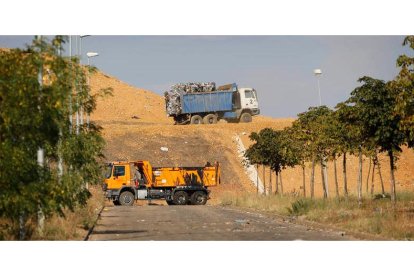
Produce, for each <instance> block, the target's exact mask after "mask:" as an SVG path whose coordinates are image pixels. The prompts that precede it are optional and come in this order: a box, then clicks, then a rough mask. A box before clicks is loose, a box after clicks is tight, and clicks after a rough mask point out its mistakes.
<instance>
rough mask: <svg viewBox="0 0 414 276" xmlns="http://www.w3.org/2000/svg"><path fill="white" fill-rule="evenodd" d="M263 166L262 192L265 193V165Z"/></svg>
mask: <svg viewBox="0 0 414 276" xmlns="http://www.w3.org/2000/svg"><path fill="white" fill-rule="evenodd" d="M262 166H263V194H264V195H266V167H265V165H262Z"/></svg>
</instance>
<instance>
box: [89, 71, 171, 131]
mask: <svg viewBox="0 0 414 276" xmlns="http://www.w3.org/2000/svg"><path fill="white" fill-rule="evenodd" d="M90 84H91V88H92V91H93V92H92V93H94V92H97V91H98V90H99V89H101V88H106V87H112V88H113V89H114V91H113V97H106V98H105V99H102V100H99V102H98V105H97V109H96V110H95V112H94V113H93V114H92V115H91V120H95V121H97V122H98V123H101V124H107V123H110V122H111V123H116V124H129V123H135V122H136V121H137V120H138V121H139V122H146V123H170V122H172V120H171V119H168V118H167V116H166V114H165V111H164V99H163V97H161V96H160V95H157V94H155V93H153V92H151V91H148V90H145V89H141V88H135V87H132V86H130V85H128V84H126V83H124V82H122V81H120V80H117V79H116V78H114V77H111V76H108V75H106V74H103V73H101V72H97V73H95V74H93V75H92V76H91V82H90Z"/></svg>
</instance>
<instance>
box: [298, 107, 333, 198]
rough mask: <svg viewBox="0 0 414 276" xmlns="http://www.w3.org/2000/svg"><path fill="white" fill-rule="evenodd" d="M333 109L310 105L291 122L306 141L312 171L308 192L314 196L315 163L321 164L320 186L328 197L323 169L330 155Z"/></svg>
mask: <svg viewBox="0 0 414 276" xmlns="http://www.w3.org/2000/svg"><path fill="white" fill-rule="evenodd" d="M332 113H333V111H332V110H331V109H329V108H328V107H326V106H320V107H310V108H309V109H308V111H307V112H303V113H300V114H298V119H297V121H296V122H295V123H294V124H293V126H294V128H296V129H297V130H298V131H299V132H300V133H302V134H301V135H302V139H304V141H306V144H307V151H308V154H307V155H308V157H309V159H310V160H312V172H311V180H310V194H311V198H313V197H314V181H315V180H314V176H315V163H316V162H319V163H320V164H321V175H322V188H323V191H324V197H325V198H326V197H328V188H327V187H328V183H327V181H325V180H326V179H325V177H324V173H323V169H324V167H326V160H327V158H328V156H329V155H330V150H331V144H332V138H331V137H330V136H329V130H328V128H329V123H330V120H331V119H330V118H331V116H332Z"/></svg>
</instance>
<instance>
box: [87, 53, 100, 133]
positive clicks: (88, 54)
mask: <svg viewBox="0 0 414 276" xmlns="http://www.w3.org/2000/svg"><path fill="white" fill-rule="evenodd" d="M86 56H87V57H88V67H89V66H90V65H91V63H90V59H91V58H93V57H97V56H99V54H98V53H95V52H87V53H86ZM89 85H90V73H89V71H88V86H89ZM88 97H89V95H88ZM89 115H90V114H89V113H88V114H87V115H86V123H87V125H88V129H89Z"/></svg>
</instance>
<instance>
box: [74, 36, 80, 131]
mask: <svg viewBox="0 0 414 276" xmlns="http://www.w3.org/2000/svg"><path fill="white" fill-rule="evenodd" d="M78 41H79V38H78V36H76V56H78V57H79V48H78V46H79V44H78ZM75 79H77V76H75ZM78 87H79V86H78V83H77V82H76V135H79V91H78Z"/></svg>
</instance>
